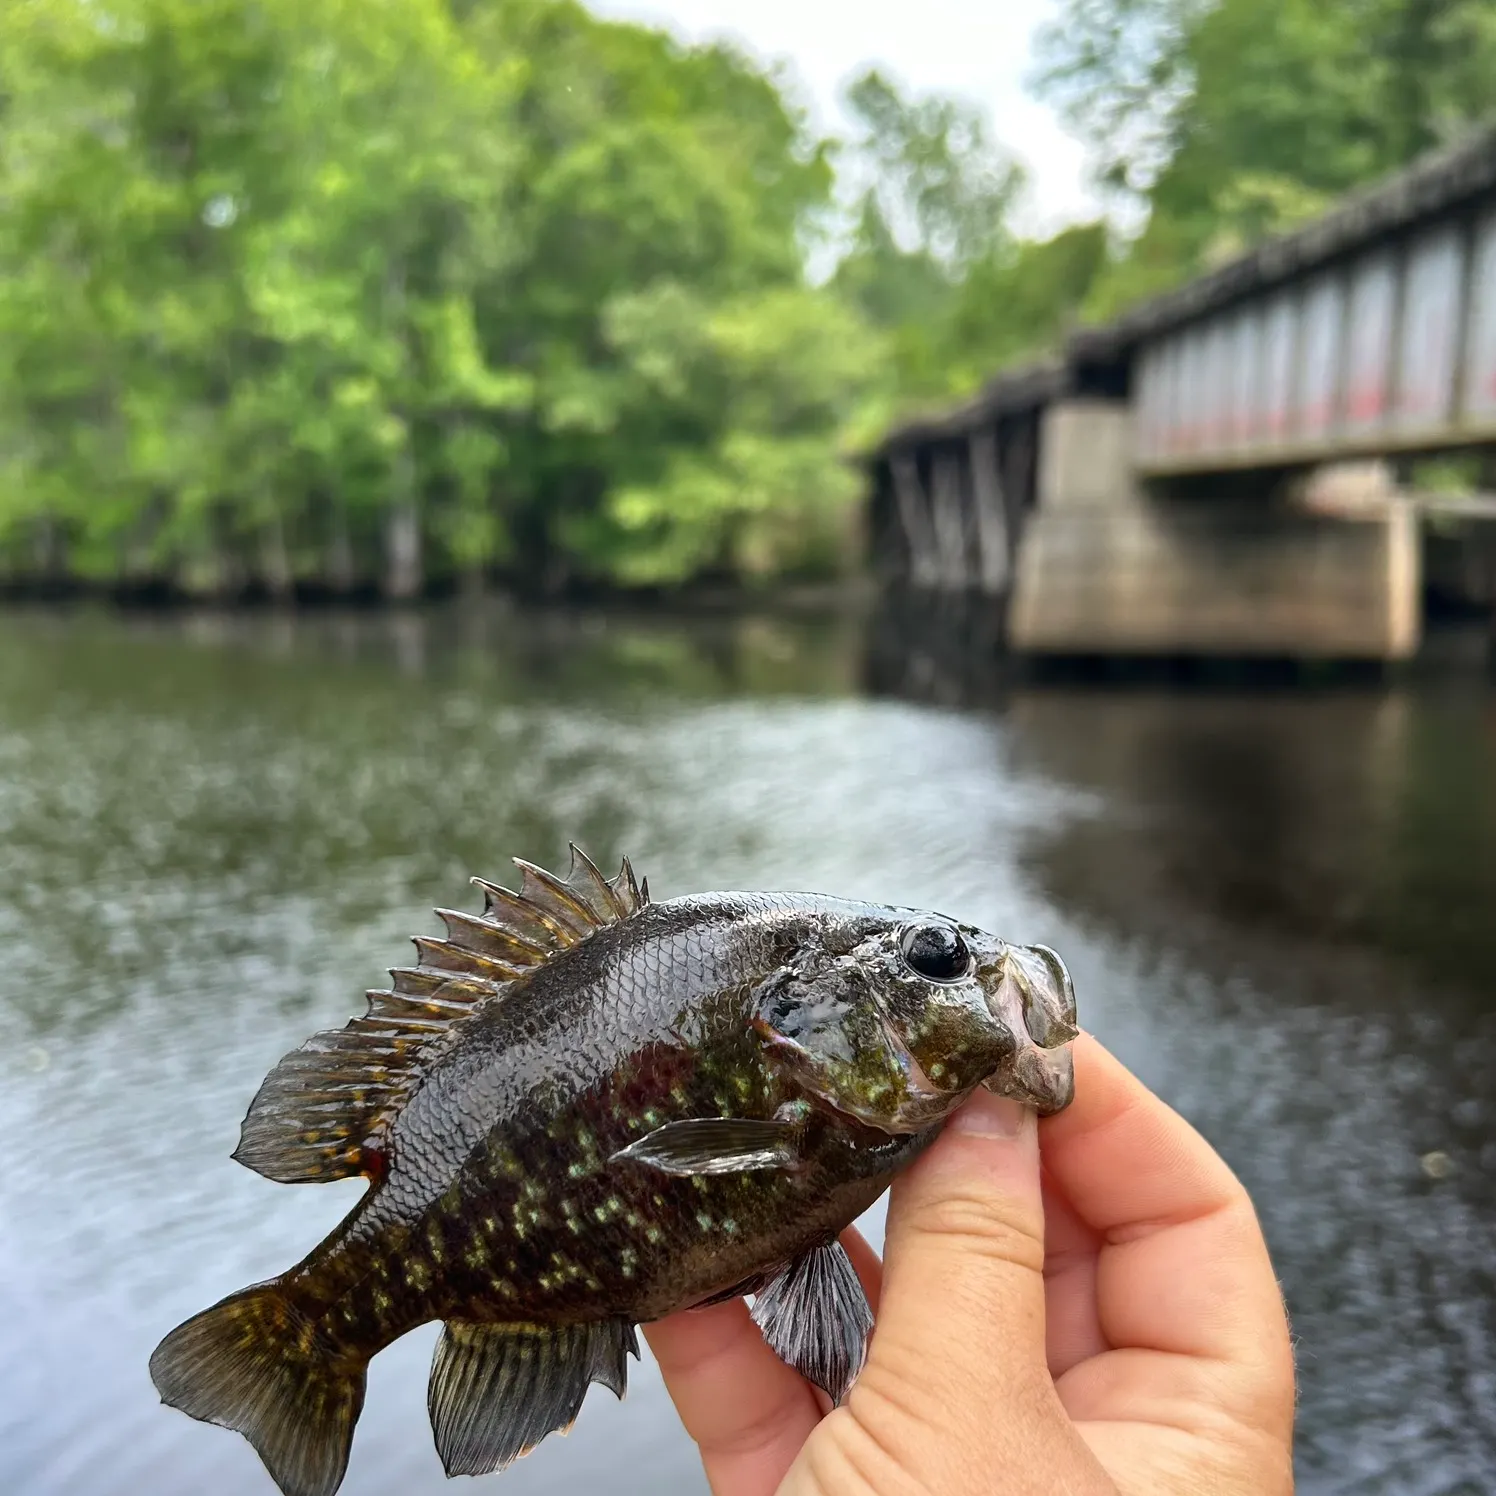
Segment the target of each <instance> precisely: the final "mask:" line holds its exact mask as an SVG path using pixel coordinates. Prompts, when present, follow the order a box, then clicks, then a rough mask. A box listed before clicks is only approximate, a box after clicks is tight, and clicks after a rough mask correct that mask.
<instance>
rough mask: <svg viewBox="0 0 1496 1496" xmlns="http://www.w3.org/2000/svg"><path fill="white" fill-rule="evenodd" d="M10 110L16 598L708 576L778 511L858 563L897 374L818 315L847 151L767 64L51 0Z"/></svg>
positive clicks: (634, 38) (7, 223)
mask: <svg viewBox="0 0 1496 1496" xmlns="http://www.w3.org/2000/svg"><path fill="white" fill-rule="evenodd" d="M0 99H3V105H0V107H3V110H4V119H3V124H0V203H3V211H0V347H3V348H4V349H5V351H6V356H5V358H4V361H3V363H0V453H3V454H4V459H3V467H0V545H5V544H8V545H9V548H10V552H9V553H10V560H11V563H12V565H21V566H24V565H27V564H30V563H32V562H34V561H35V559H36V557H39V556H41V555H43V554H45V555H46V556H47V557H48V558H49V564H55V565H66V566H67V567H68V568H69V569H70V570H71V571H73V572H75V573H80V574H83V575H94V576H98V577H101V578H113V579H121V578H122V579H131V578H135V579H139V580H141V581H151V582H160V581H162V580H166V581H168V582H170V583H172V584H175V585H183V586H187V587H189V588H193V589H197V590H205V591H223V590H235V589H237V588H238V587H240V586H242V585H244V584H245V583H246V582H256V583H258V584H259V585H262V586H264V587H267V588H269V589H270V590H271V591H284V590H286V589H288V588H290V587H291V586H292V585H293V584H295V583H296V582H298V581H308V580H311V581H315V582H318V583H320V584H323V585H329V586H333V587H347V586H350V585H353V584H355V583H356V582H359V581H363V582H373V581H375V580H382V581H383V583H384V584H385V586H386V587H387V588H388V589H389V590H390V591H392V592H395V593H411V592H414V591H416V590H418V589H419V588H420V587H421V586H423V585H425V583H426V582H427V581H428V580H430V579H431V578H434V577H440V576H441V575H443V574H444V573H445V574H449V575H450V574H454V573H458V572H462V573H475V572H481V571H484V570H487V569H491V568H492V567H494V566H496V565H504V566H507V567H508V568H509V569H510V570H511V572H512V573H513V574H515V575H517V576H526V577H543V578H547V579H549V580H551V581H560V580H565V579H568V578H571V577H580V578H582V579H588V578H592V579H598V580H623V581H637V580H648V581H673V580H678V579H680V578H682V577H684V576H687V575H690V574H693V573H695V572H698V571H702V570H710V569H713V568H716V567H719V566H724V567H728V568H732V567H739V568H741V567H743V566H746V565H747V564H748V563H747V561H746V560H745V559H744V557H745V556H746V555H747V553H748V552H750V551H753V545H752V543H750V540H749V538H748V530H749V529H751V526H749V525H748V524H747V520H746V517H747V516H749V515H754V514H760V513H765V512H768V511H773V512H775V513H776V514H777V515H778V516H779V524H778V525H777V527H775V528H774V537H775V538H774V545H773V547H771V548H770V549H771V550H772V552H773V564H774V565H785V566H789V565H803V564H811V563H812V562H814V561H817V560H819V562H820V563H821V564H829V563H830V561H831V559H832V558H831V556H830V555H829V553H828V548H827V546H826V544H825V541H824V537H823V536H822V535H821V534H820V533H819V532H818V530H817V524H819V521H816V522H815V523H812V522H810V520H809V519H808V518H807V516H811V515H814V514H818V513H819V511H820V510H821V509H822V508H824V507H826V506H828V505H829V506H833V507H834V503H835V501H836V499H837V498H838V497H842V496H845V494H846V492H847V489H848V474H847V470H846V467H845V465H844V463H843V462H842V461H841V458H840V450H839V441H840V434H841V432H842V430H843V428H844V427H845V425H846V423H847V422H848V421H849V420H850V419H851V418H853V417H854V416H856V415H857V414H858V413H859V410H860V409H861V402H862V401H863V400H864V399H865V398H867V397H870V396H871V395H872V394H873V390H872V387H871V383H870V375H871V373H872V371H875V370H876V369H877V367H878V363H879V360H878V357H877V353H876V350H875V349H874V348H873V347H872V346H870V343H869V337H870V335H869V334H868V333H867V332H866V331H865V329H864V328H863V327H862V326H861V324H860V322H858V321H857V319H855V318H853V317H849V315H848V314H846V313H844V312H843V310H842V309H841V308H840V307H839V306H838V305H836V304H835V303H833V302H831V301H830V300H829V299H828V298H816V297H815V296H814V294H813V293H812V292H811V291H809V290H808V288H807V287H806V284H805V281H804V274H803V268H802V262H803V252H802V242H801V238H802V234H803V232H804V231H805V229H806V226H807V224H808V223H809V222H810V220H811V219H812V218H813V216H814V215H815V214H816V213H818V212H823V211H824V210H825V207H826V205H827V204H828V202H829V192H830V186H831V172H830V167H829V164H828V162H827V160H826V156H825V151H824V148H823V147H822V146H821V145H820V143H819V142H816V141H814V140H812V139H811V138H810V137H809V136H808V134H807V132H806V130H805V128H804V125H803V122H802V121H801V119H800V118H799V117H798V115H797V114H796V113H795V112H794V111H793V110H792V109H791V108H790V107H789V106H788V105H787V103H786V102H785V100H784V99H783V98H782V97H781V95H780V94H779V92H778V90H777V88H776V87H775V85H774V83H773V82H772V81H771V80H770V79H769V78H768V77H766V76H765V75H764V74H762V73H761V72H759V71H758V70H757V69H756V68H755V67H753V66H752V65H751V64H750V63H748V62H747V61H746V60H745V59H744V58H742V57H740V56H738V55H737V54H735V53H734V52H732V51H730V50H728V49H726V48H722V47H708V48H699V49H682V48H681V47H679V46H677V45H676V44H675V43H673V42H671V41H670V40H668V39H667V38H665V37H664V36H662V35H660V34H658V33H654V32H650V31H646V30H643V29H641V28H637V27H628V26H613V25H606V24H603V23H601V22H598V21H596V20H594V19H593V18H592V17H590V16H589V15H588V14H587V13H586V12H585V11H583V10H582V9H580V8H579V7H577V6H575V5H571V4H566V3H553V0H491V3H488V4H485V5H483V6H481V7H479V6H471V7H462V6H451V5H448V4H447V3H444V0H320V3H319V4H318V5H316V6H304V5H302V4H300V3H299V0H110V4H109V5H108V6H107V7H106V6H105V5H103V4H99V3H93V0H16V3H15V4H13V5H11V6H8V7H5V8H3V9H0ZM657 313H658V314H659V318H658V320H657V321H651V319H652V318H653V317H655V314H657ZM667 313H668V315H667ZM776 442H782V450H781V449H777V448H776V449H775V450H774V451H773V453H772V457H773V462H772V464H771V463H770V462H769V461H767V460H766V452H767V449H769V448H771V447H774V444H775V443H776ZM747 476H751V481H748V482H745V481H744V479H745V477H747ZM802 519H805V520H806V524H805V528H804V533H803V535H802V533H801V531H800V529H799V525H800V521H801V520H802ZM822 528H824V526H822ZM802 541H803V543H802ZM762 550H763V546H762V545H760V546H759V551H762ZM755 554H757V553H755Z"/></svg>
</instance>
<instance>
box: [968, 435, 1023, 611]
mask: <svg viewBox="0 0 1496 1496" xmlns="http://www.w3.org/2000/svg"><path fill="white" fill-rule="evenodd" d="M967 460H968V461H969V462H970V464H971V490H972V498H973V500H974V501H975V508H976V521H977V552H978V576H979V578H980V582H981V588H982V591H983V592H989V593H1002V592H1005V591H1006V590H1007V587H1008V580H1009V577H1010V576H1011V574H1012V567H1013V552H1012V545H1011V538H1010V536H1009V533H1008V513H1007V509H1006V506H1005V504H1004V500H1003V481H1002V473H1001V471H1000V470H999V467H998V455H997V432H996V431H994V430H992V429H990V428H989V429H987V430H985V431H975V432H973V433H972V436H971V440H970V442H969V443H968V456H967Z"/></svg>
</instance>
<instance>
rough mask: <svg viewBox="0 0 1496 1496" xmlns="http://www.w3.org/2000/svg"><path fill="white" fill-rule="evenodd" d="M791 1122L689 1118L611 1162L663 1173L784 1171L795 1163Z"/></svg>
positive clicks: (650, 1135) (660, 1129) (793, 1124)
mask: <svg viewBox="0 0 1496 1496" xmlns="http://www.w3.org/2000/svg"><path fill="white" fill-rule="evenodd" d="M798 1135H799V1126H798V1124H797V1123H796V1122H793V1121H789V1120H781V1119H775V1120H772V1121H768V1122H765V1121H758V1120H755V1119H753V1118H750V1117H688V1118H686V1119H685V1120H684V1121H680V1122H667V1123H666V1124H665V1125H664V1126H663V1127H657V1128H655V1130H654V1131H653V1132H651V1133H648V1134H646V1135H645V1136H644V1137H642V1138H640V1139H639V1141H638V1142H637V1143H630V1144H629V1145H628V1147H627V1148H620V1149H619V1150H618V1152H617V1153H615V1154H614V1155H613V1157H612V1160H611V1161H612V1162H619V1161H622V1160H625V1159H628V1160H632V1161H633V1162H635V1163H641V1164H648V1165H649V1167H650V1168H652V1169H658V1170H659V1171H660V1172H661V1173H662V1174H679V1175H688V1174H738V1173H742V1172H743V1171H744V1170H747V1169H787V1168H791V1167H793V1165H794V1164H795V1162H796V1157H797V1154H796V1150H795V1142H796V1139H797V1137H798Z"/></svg>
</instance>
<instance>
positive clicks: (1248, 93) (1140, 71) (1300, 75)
mask: <svg viewBox="0 0 1496 1496" xmlns="http://www.w3.org/2000/svg"><path fill="white" fill-rule="evenodd" d="M1038 53H1039V67H1038V69H1037V73H1036V80H1035V81H1036V83H1037V85H1038V87H1039V90H1040V92H1041V94H1042V95H1043V96H1045V97H1047V98H1048V99H1050V100H1051V101H1052V102H1054V103H1055V104H1056V105H1058V106H1059V107H1060V109H1061V111H1062V113H1063V114H1064V115H1065V116H1066V118H1067V119H1068V121H1069V123H1070V124H1071V125H1072V126H1073V127H1074V128H1075V129H1076V130H1077V131H1078V133H1079V134H1080V136H1081V138H1082V139H1083V140H1084V141H1085V142H1086V144H1087V145H1088V147H1089V148H1090V150H1091V154H1092V161H1093V163H1094V166H1095V169H1096V174H1097V178H1098V180H1099V181H1100V182H1101V183H1102V184H1103V186H1104V187H1106V188H1107V189H1109V190H1110V191H1112V192H1114V193H1117V194H1119V195H1122V196H1124V197H1128V198H1131V199H1132V201H1133V204H1134V205H1135V206H1141V207H1142V208H1143V209H1144V210H1145V211H1146V215H1147V216H1146V228H1145V229H1144V231H1143V232H1142V234H1141V236H1140V237H1139V238H1138V239H1137V241H1136V242H1135V243H1133V244H1131V245H1130V246H1129V247H1128V250H1127V252H1126V253H1125V254H1124V255H1123V256H1121V257H1119V260H1118V263H1117V264H1116V266H1115V267H1114V269H1113V271H1112V272H1111V273H1110V274H1108V275H1107V276H1105V277H1103V278H1102V279H1101V281H1100V282H1099V283H1098V285H1097V287H1096V288H1095V292H1094V294H1093V297H1092V301H1091V307H1090V309H1091V310H1092V311H1093V312H1094V313H1096V314H1105V313H1107V312H1110V311H1112V310H1115V309H1116V308H1117V307H1118V306H1120V305H1122V304H1124V303H1125V302H1127V301H1129V300H1132V299H1134V298H1136V297H1137V296H1139V295H1142V294H1146V293H1147V292H1149V291H1151V290H1153V289H1156V288H1157V287H1159V286H1161V285H1165V284H1169V283H1171V282H1174V281H1177V280H1179V279H1182V278H1184V277H1185V276H1188V275H1190V274H1193V273H1195V272H1197V271H1198V270H1200V269H1202V268H1204V267H1206V266H1208V265H1209V264H1211V263H1212V262H1214V261H1217V260H1219V259H1221V258H1223V257H1226V256H1229V255H1231V254H1234V253H1236V252H1238V251H1240V250H1241V249H1243V248H1245V247H1247V246H1248V245H1250V244H1251V243H1253V242H1254V241H1256V240H1258V239H1260V238H1262V237H1263V236H1264V235H1266V234H1269V233H1272V232H1274V231H1277V230H1281V229H1284V228H1288V227H1291V226H1292V225H1293V224H1295V223H1297V222H1300V221H1302V220H1303V219H1306V218H1309V217H1312V216H1314V215H1315V214H1316V213H1319V212H1321V211H1323V210H1324V209H1325V208H1326V207H1327V206H1328V205H1329V203H1330V201H1331V200H1332V199H1333V198H1334V197H1336V196H1337V195H1339V194H1341V193H1343V192H1345V191H1347V190H1349V189H1350V188H1353V187H1355V186H1358V185H1359V184H1361V183H1363V182H1367V181H1370V180H1373V179H1375V178H1377V177H1379V176H1381V175H1383V174H1384V173H1386V172H1389V171H1392V170H1395V169H1396V168H1397V167H1399V166H1402V165H1405V164H1406V163H1407V162H1409V161H1411V160H1412V159H1413V158H1414V157H1415V156H1418V155H1419V154H1421V153H1422V152H1424V151H1426V150H1428V149H1430V148H1431V147H1434V146H1437V145H1439V144H1441V143H1443V142H1445V141H1447V140H1449V139H1451V138H1452V137H1454V136H1456V135H1458V134H1459V133H1460V132H1461V131H1462V130H1464V129H1466V128H1468V127H1469V126H1470V125H1471V124H1472V123H1473V122H1474V121H1477V120H1479V119H1482V118H1484V117H1487V116H1489V115H1490V114H1491V113H1492V111H1496V8H1493V7H1492V6H1491V4H1490V3H1489V0H1061V5H1060V8H1059V13H1058V15H1057V16H1056V17H1055V19H1054V20H1053V21H1052V22H1051V23H1050V24H1049V25H1048V26H1047V27H1046V28H1045V29H1044V31H1043V33H1042V35H1041V37H1040V39H1039V44H1038Z"/></svg>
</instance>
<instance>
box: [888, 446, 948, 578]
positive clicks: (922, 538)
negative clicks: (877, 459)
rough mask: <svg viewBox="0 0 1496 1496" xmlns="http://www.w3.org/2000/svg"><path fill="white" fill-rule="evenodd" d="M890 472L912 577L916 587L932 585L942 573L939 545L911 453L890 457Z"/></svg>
mask: <svg viewBox="0 0 1496 1496" xmlns="http://www.w3.org/2000/svg"><path fill="white" fill-rule="evenodd" d="M889 472H890V473H891V474H892V476H893V494H894V501H895V503H896V504H897V506H898V511H899V524H900V526H901V528H902V529H903V531H904V543H905V544H906V545H907V547H908V549H909V581H910V583H911V585H913V586H915V587H929V586H931V585H932V584H933V583H934V581H935V579H936V577H937V575H938V573H939V547H938V545H937V543H936V538H935V530H934V526H933V525H932V523H931V520H930V506H929V503H928V502H927V500H926V498H925V489H924V484H922V483H921V482H920V481H919V469H918V468H917V467H916V466H915V464H914V459H913V458H912V457H907V456H898V457H894V458H892V459H891V460H890V461H889Z"/></svg>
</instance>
